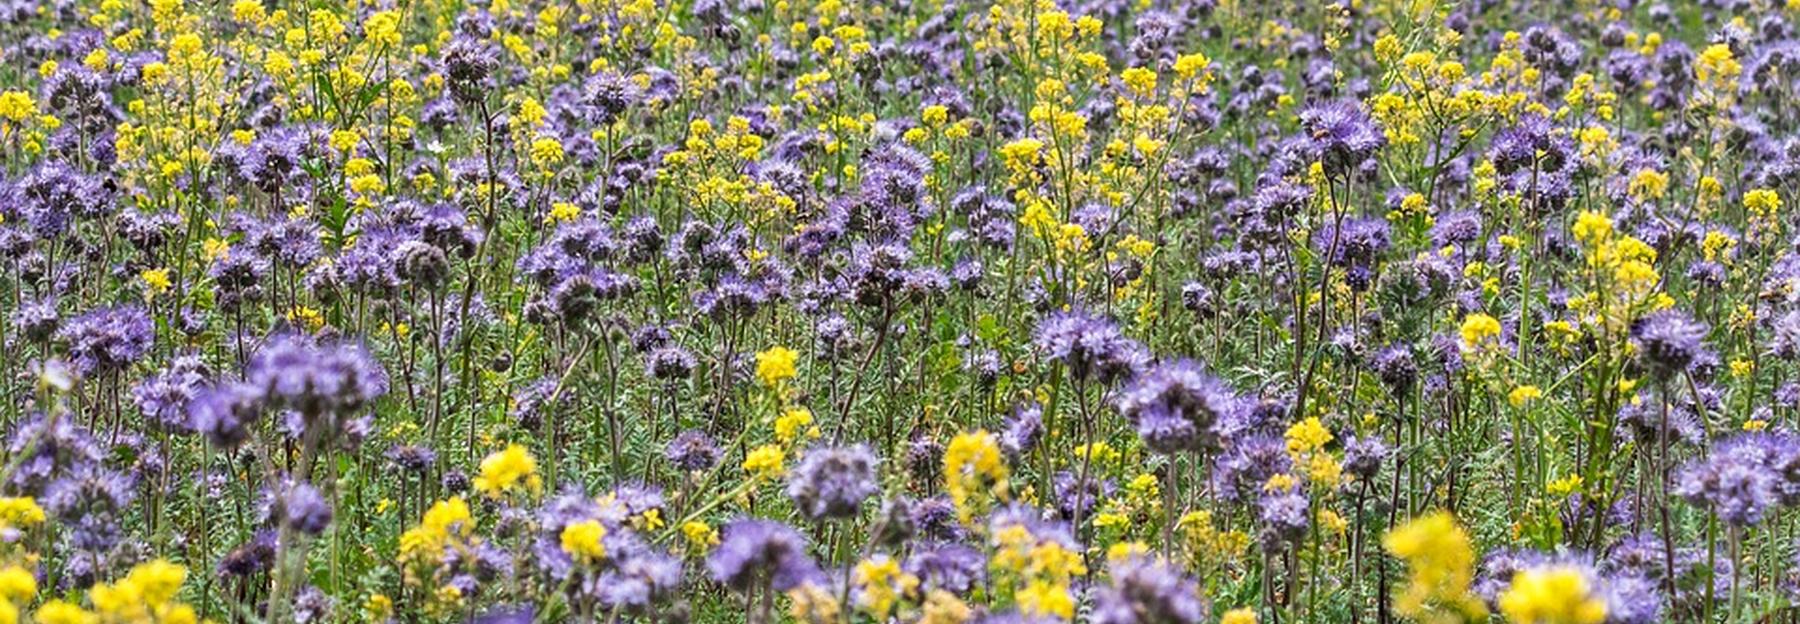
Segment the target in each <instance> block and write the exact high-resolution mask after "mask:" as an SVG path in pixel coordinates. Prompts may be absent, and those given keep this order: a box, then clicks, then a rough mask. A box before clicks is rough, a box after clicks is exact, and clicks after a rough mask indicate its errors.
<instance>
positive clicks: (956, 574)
mask: <svg viewBox="0 0 1800 624" xmlns="http://www.w3.org/2000/svg"><path fill="white" fill-rule="evenodd" d="M903 567H904V568H905V569H906V572H907V573H908V574H911V575H913V576H917V577H919V582H920V585H921V586H922V587H923V588H924V589H926V590H932V589H941V590H944V591H947V592H950V593H952V594H957V595H962V594H964V593H966V592H968V591H969V589H971V588H973V587H975V585H976V584H977V583H980V582H981V581H982V579H983V578H984V577H985V576H986V573H987V559H986V557H983V556H982V554H981V552H980V551H978V550H975V549H974V548H971V547H969V546H965V545H963V544H956V543H940V544H931V545H927V546H921V547H917V548H915V549H914V550H913V554H912V555H911V556H909V557H907V558H906V563H905V564H904V565H903Z"/></svg>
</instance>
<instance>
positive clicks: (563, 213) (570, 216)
mask: <svg viewBox="0 0 1800 624" xmlns="http://www.w3.org/2000/svg"><path fill="white" fill-rule="evenodd" d="M580 216H581V207H580V206H577V205H575V204H571V203H569V202H555V203H552V204H550V214H548V215H545V216H544V223H568V222H570V221H574V220H575V219H577V218H579V217H580Z"/></svg>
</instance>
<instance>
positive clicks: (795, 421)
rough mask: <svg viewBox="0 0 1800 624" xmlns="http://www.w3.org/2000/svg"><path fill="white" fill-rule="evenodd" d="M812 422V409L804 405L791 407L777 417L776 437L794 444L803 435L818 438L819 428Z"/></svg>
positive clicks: (786, 442) (782, 441) (783, 441)
mask: <svg viewBox="0 0 1800 624" xmlns="http://www.w3.org/2000/svg"><path fill="white" fill-rule="evenodd" d="M812 424H813V415H812V410H808V409H806V408H804V407H796V408H793V409H790V410H788V411H786V412H783V413H782V414H781V417H780V418H776V419H775V439H776V440H779V441H780V442H781V443H782V444H792V443H793V442H794V440H797V439H799V438H800V437H801V436H806V437H808V438H818V437H819V429H818V428H817V427H814V426H812Z"/></svg>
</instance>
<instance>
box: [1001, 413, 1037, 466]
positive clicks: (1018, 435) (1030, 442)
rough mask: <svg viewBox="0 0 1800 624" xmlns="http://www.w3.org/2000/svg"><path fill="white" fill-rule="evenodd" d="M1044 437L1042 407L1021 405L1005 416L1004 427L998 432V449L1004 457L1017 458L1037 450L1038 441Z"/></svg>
mask: <svg viewBox="0 0 1800 624" xmlns="http://www.w3.org/2000/svg"><path fill="white" fill-rule="evenodd" d="M1043 435H1044V406H1042V405H1038V404H1037V403H1036V402H1031V403H1028V404H1025V405H1021V406H1019V407H1018V408H1015V409H1014V410H1013V411H1012V414H1011V415H1009V416H1007V418H1006V423H1005V427H1004V428H1003V429H1001V431H1000V448H1001V449H1002V450H1005V451H1006V456H1007V457H1011V458H1018V457H1020V456H1022V455H1025V454H1027V453H1030V452H1031V450H1032V449H1034V448H1037V443H1038V439H1039V438H1041V437H1042V436H1043Z"/></svg>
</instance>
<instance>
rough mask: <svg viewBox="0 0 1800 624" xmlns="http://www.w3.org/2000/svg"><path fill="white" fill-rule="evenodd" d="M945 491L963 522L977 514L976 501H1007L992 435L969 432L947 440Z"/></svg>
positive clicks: (1002, 465) (1003, 469) (1003, 467)
mask: <svg viewBox="0 0 1800 624" xmlns="http://www.w3.org/2000/svg"><path fill="white" fill-rule="evenodd" d="M944 489H945V490H947V491H949V492H950V500H951V502H953V503H955V504H956V510H957V513H958V514H960V515H961V516H962V519H963V521H964V522H967V521H968V520H969V519H970V518H972V517H974V516H975V515H976V514H977V513H978V512H979V510H977V509H975V507H976V506H978V505H977V503H978V502H985V501H986V500H987V499H989V498H992V499H994V500H1005V499H1006V497H1007V470H1006V463H1005V461H1004V460H1003V459H1002V458H1001V454H1000V444H999V442H998V441H996V440H995V439H994V434H992V433H989V432H987V431H985V430H983V431H972V432H967V433H962V434H958V435H957V436H956V437H955V438H953V439H951V440H950V445H949V446H948V447H946V448H945V449H944Z"/></svg>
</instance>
